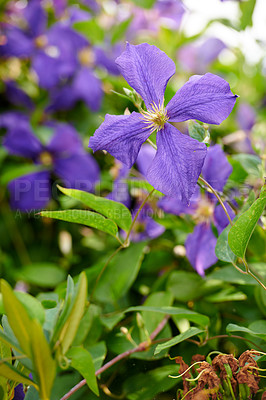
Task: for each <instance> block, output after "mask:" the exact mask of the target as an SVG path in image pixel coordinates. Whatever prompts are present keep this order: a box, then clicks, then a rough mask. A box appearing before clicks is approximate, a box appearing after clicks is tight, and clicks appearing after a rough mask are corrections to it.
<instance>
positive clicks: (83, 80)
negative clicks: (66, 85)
mask: <svg viewBox="0 0 266 400" xmlns="http://www.w3.org/2000/svg"><path fill="white" fill-rule="evenodd" d="M72 90H73V92H74V93H75V96H76V98H77V99H80V100H83V101H84V102H85V103H86V104H87V106H88V107H89V108H90V109H91V110H92V111H98V110H99V108H100V107H101V102H102V96H103V91H102V84H101V81H100V80H99V79H98V78H96V76H95V75H94V74H93V73H92V71H91V70H90V69H88V68H81V69H80V70H79V72H78V74H77V75H76V77H75V79H74V81H73V84H72Z"/></svg>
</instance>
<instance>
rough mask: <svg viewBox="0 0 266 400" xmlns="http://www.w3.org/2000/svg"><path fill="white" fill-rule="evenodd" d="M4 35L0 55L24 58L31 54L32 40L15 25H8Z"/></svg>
mask: <svg viewBox="0 0 266 400" xmlns="http://www.w3.org/2000/svg"><path fill="white" fill-rule="evenodd" d="M5 35H6V40H7V42H6V44H4V45H2V46H0V55H1V56H7V57H12V56H15V57H18V58H26V57H30V56H31V55H32V54H33V51H34V43H33V40H32V39H31V38H30V37H28V36H27V35H26V34H25V32H23V31H22V30H21V29H19V28H17V27H15V26H12V27H11V26H10V27H9V28H8V29H7V31H6V32H5Z"/></svg>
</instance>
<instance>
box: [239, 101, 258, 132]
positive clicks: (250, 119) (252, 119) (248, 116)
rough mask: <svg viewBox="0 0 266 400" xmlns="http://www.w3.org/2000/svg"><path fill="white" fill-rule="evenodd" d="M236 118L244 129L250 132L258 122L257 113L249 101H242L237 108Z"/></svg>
mask: <svg viewBox="0 0 266 400" xmlns="http://www.w3.org/2000/svg"><path fill="white" fill-rule="evenodd" d="M236 119H237V122H238V125H239V126H240V128H241V129H243V131H245V132H247V133H249V132H250V131H251V130H252V128H253V126H254V125H255V123H256V113H255V110H254V108H253V107H251V105H250V104H248V103H240V104H239V105H238V109H237V115H236Z"/></svg>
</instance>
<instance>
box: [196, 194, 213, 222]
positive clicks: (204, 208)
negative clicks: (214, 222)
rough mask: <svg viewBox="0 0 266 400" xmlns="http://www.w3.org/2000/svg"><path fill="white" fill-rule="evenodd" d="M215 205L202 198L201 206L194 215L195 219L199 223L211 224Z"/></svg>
mask: <svg viewBox="0 0 266 400" xmlns="http://www.w3.org/2000/svg"><path fill="white" fill-rule="evenodd" d="M213 212H214V205H213V204H212V203H211V202H210V201H208V200H207V199H206V198H204V197H203V198H201V199H200V203H199V206H198V208H197V210H196V212H195V214H194V215H193V219H194V220H195V222H197V223H203V222H209V221H210V220H211V219H212V216H213Z"/></svg>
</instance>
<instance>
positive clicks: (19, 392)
mask: <svg viewBox="0 0 266 400" xmlns="http://www.w3.org/2000/svg"><path fill="white" fill-rule="evenodd" d="M24 397H25V393H24V390H23V385H22V383H20V384H19V385H17V386H16V387H15V389H14V397H13V400H23V399H24Z"/></svg>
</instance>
